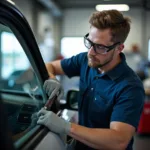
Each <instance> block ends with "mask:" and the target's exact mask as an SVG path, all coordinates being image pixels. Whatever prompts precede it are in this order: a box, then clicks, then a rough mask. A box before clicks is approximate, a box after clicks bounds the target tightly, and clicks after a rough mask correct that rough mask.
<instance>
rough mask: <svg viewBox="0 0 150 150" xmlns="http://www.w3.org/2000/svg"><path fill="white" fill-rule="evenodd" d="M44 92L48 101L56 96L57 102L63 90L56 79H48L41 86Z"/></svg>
mask: <svg viewBox="0 0 150 150" xmlns="http://www.w3.org/2000/svg"><path fill="white" fill-rule="evenodd" d="M43 88H44V90H45V92H46V93H47V95H48V96H49V99H51V98H52V97H53V96H55V95H57V100H58V101H59V100H60V99H61V98H62V96H63V94H64V90H63V88H62V86H61V84H60V82H59V81H58V80H57V79H48V80H46V81H45V82H44V86H43Z"/></svg>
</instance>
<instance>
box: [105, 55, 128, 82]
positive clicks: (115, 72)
mask: <svg viewBox="0 0 150 150" xmlns="http://www.w3.org/2000/svg"><path fill="white" fill-rule="evenodd" d="M120 57H121V62H120V63H119V64H118V65H117V66H116V67H115V68H113V69H112V70H110V71H108V72H106V73H105V75H107V76H109V78H111V80H116V79H118V78H119V77H120V76H121V75H122V74H123V73H125V72H126V69H125V68H126V66H127V64H126V58H125V55H124V54H123V53H120Z"/></svg>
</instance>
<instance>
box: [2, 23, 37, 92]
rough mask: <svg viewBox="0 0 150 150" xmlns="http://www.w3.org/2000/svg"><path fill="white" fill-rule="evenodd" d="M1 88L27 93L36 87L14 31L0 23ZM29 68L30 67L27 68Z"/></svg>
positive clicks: (29, 65)
mask: <svg viewBox="0 0 150 150" xmlns="http://www.w3.org/2000/svg"><path fill="white" fill-rule="evenodd" d="M0 50H1V64H0V67H1V87H0V88H1V89H4V90H13V91H21V92H25V93H28V92H30V91H31V89H35V88H36V87H38V82H37V78H36V76H35V74H34V71H33V69H32V66H31V64H30V62H29V60H28V57H27V56H26V54H25V52H24V50H23V48H22V46H21V45H20V43H19V42H18V40H17V38H16V37H15V35H14V33H13V32H12V31H11V30H10V29H9V28H8V27H6V26H4V25H0ZM29 68H30V69H29Z"/></svg>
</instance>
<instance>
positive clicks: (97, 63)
mask: <svg viewBox="0 0 150 150" xmlns="http://www.w3.org/2000/svg"><path fill="white" fill-rule="evenodd" d="M87 57H88V66H89V67H91V68H102V67H103V66H105V65H107V64H108V63H110V62H111V61H112V60H113V55H112V56H111V57H109V58H108V59H107V60H105V61H104V62H103V63H101V62H100V60H98V59H96V58H95V57H93V56H87Z"/></svg>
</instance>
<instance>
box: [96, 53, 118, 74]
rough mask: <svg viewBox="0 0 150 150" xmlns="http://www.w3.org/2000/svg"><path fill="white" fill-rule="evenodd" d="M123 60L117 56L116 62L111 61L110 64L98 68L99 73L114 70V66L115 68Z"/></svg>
mask: <svg viewBox="0 0 150 150" xmlns="http://www.w3.org/2000/svg"><path fill="white" fill-rule="evenodd" d="M120 62H121V58H120V56H119V57H118V58H117V60H115V62H111V63H110V64H108V65H107V66H105V67H101V68H98V71H99V73H101V74H103V73H105V72H108V71H110V70H112V69H113V68H115V67H116V66H117V65H118V64H119V63H120Z"/></svg>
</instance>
